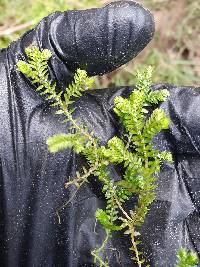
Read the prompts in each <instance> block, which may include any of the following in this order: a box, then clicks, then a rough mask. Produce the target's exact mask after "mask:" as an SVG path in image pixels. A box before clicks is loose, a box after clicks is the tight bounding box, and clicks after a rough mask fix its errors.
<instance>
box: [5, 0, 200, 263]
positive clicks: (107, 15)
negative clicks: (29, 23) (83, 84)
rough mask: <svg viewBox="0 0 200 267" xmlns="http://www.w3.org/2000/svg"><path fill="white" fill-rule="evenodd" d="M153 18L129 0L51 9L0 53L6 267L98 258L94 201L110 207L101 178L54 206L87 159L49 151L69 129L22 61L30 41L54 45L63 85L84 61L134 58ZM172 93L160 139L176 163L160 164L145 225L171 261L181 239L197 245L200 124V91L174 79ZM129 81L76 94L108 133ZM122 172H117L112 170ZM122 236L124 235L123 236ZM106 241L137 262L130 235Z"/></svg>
mask: <svg viewBox="0 0 200 267" xmlns="http://www.w3.org/2000/svg"><path fill="white" fill-rule="evenodd" d="M153 33H154V22H153V18H152V15H151V14H150V13H149V11H147V10H145V9H144V8H143V7H141V6H140V5H139V4H136V3H134V2H132V1H123V2H115V3H112V4H110V5H108V6H106V7H105V8H102V9H91V10H86V11H69V12H64V13H54V14H52V15H50V16H48V17H47V18H45V19H43V20H42V21H41V23H40V24H39V25H38V26H37V27H36V28H35V29H34V30H32V31H29V32H27V33H26V34H25V35H23V37H22V38H21V39H20V40H19V41H17V42H14V43H12V44H11V45H10V46H9V47H8V48H7V49H5V50H3V51H2V52H1V54H0V92H1V105H0V109H1V143H0V156H1V159H0V160H1V161H0V163H1V176H0V178H1V182H0V188H1V194H0V197H1V201H0V203H1V208H0V212H1V217H0V218H1V223H0V234H1V245H0V246H1V248H0V256H1V257H0V259H1V266H5V267H7V266H9V267H13V266H20V267H23V266H28V267H29V266H37V267H38V266H45V267H50V266H52V267H53V266H56V267H59V266H67V267H68V266H69V267H78V266H79V267H80V266H87V267H89V266H95V265H94V264H93V259H92V256H91V254H90V252H91V250H93V249H94V248H95V247H98V246H100V245H101V243H102V239H103V238H104V232H103V231H102V230H101V229H99V230H98V231H97V232H98V233H100V234H99V235H96V233H95V232H94V226H95V216H94V213H95V211H96V209H97V208H98V207H103V206H104V200H103V198H101V195H100V192H99V191H100V190H99V188H98V186H95V184H93V185H92V186H90V185H86V186H84V187H83V188H82V189H81V190H80V191H79V193H78V195H77V196H76V198H75V199H74V200H73V202H72V203H71V204H69V205H68V206H67V207H66V208H64V209H63V210H62V212H61V213H60V216H61V224H58V220H57V216H56V210H57V209H58V208H59V207H60V206H62V204H63V203H65V202H66V201H67V200H68V199H69V198H70V197H71V196H72V195H73V193H74V192H73V189H72V188H69V189H67V190H66V189H65V188H64V183H65V182H66V180H67V179H69V178H72V177H75V173H76V170H77V169H78V168H79V166H81V165H82V163H83V161H84V160H83V159H82V158H81V157H77V156H76V155H75V154H74V152H73V151H70V150H67V151H65V152H60V153H58V154H56V155H52V154H50V153H49V152H48V150H47V146H46V140H47V138H48V137H49V136H52V135H54V134H56V133H61V132H64V133H66V132H68V131H69V129H68V125H64V124H62V123H61V120H59V119H58V116H55V115H54V113H55V110H54V109H53V108H52V107H50V105H49V103H47V102H45V101H44V100H43V98H42V97H41V96H40V95H39V94H38V93H37V92H35V88H34V86H32V85H31V83H30V81H29V80H28V79H26V78H25V77H24V76H23V75H22V74H20V73H19V72H18V71H17V70H16V62H17V61H18V60H19V59H23V60H24V59H25V55H24V48H25V47H27V46H28V45H30V44H35V45H36V46H38V47H39V48H41V49H44V48H47V49H50V50H51V51H52V52H53V55H54V56H53V58H52V59H51V60H50V72H51V79H52V80H56V81H57V83H58V84H59V86H60V88H62V89H63V90H64V89H65V88H66V86H67V85H68V84H69V83H70V82H71V81H72V79H73V75H74V72H75V70H76V69H77V68H78V67H79V68H82V69H85V70H87V71H88V73H89V74H90V75H96V74H104V73H106V72H109V71H112V70H114V69H115V68H117V67H119V66H120V65H122V64H124V63H126V62H128V61H129V60H131V59H132V58H133V57H135V56H136V55H137V54H138V53H139V52H140V51H141V50H142V49H143V48H144V47H145V46H146V45H147V44H148V42H149V41H150V40H151V38H152V36H153ZM161 87H162V88H163V87H165V88H169V89H170V92H171V96H170V98H169V99H168V101H166V102H165V103H164V104H162V107H163V108H164V109H165V111H166V113H169V114H170V117H171V121H172V122H171V129H170V131H169V132H168V133H164V134H160V135H159V136H158V137H157V140H156V141H155V145H157V146H159V147H161V148H162V149H163V148H164V149H168V150H171V151H172V152H173V154H174V158H175V164H174V166H164V167H163V171H162V173H161V179H160V181H159V183H160V184H159V187H158V190H157V191H158V192H157V195H158V196H157V200H156V201H155V202H154V203H153V205H152V207H151V210H150V211H149V214H148V217H147V218H146V221H145V224H144V226H143V229H142V236H141V239H142V241H143V245H142V250H143V251H144V253H145V256H146V258H147V260H148V261H149V262H150V264H151V266H152V267H153V266H155V267H156V266H159V267H160V266H163V267H172V266H174V263H175V257H176V255H175V254H176V251H177V249H178V248H179V247H180V246H184V247H187V248H190V249H193V250H195V251H196V252H199V253H200V241H199V240H198V238H199V237H198V228H199V227H198V226H200V218H199V214H198V208H199V202H198V200H199V195H198V192H199V188H198V187H200V182H199V183H198V180H197V179H198V177H199V172H200V169H199V167H198V166H199V165H198V164H199V149H200V140H199V131H200V130H199V129H200V127H198V125H200V118H199V116H198V114H200V110H199V111H198V109H199V105H198V102H199V98H200V94H199V92H198V91H197V90H191V89H190V88H178V87H173V86H168V85H160V86H155V89H159V88H161ZM131 90H132V89H131V88H118V89H117V88H115V89H107V90H101V91H99V90H96V91H95V90H94V91H92V92H88V93H85V94H84V96H83V97H82V98H81V99H79V100H78V101H77V103H76V106H77V109H76V116H77V117H79V118H80V119H81V120H82V121H83V122H84V124H86V125H87V126H88V127H90V128H92V129H93V131H94V133H95V134H96V136H97V137H98V138H99V139H100V140H102V141H107V140H109V139H110V138H111V137H112V136H113V135H116V134H117V133H118V131H119V129H118V123H117V121H116V117H114V116H113V113H112V107H113V99H114V97H115V96H117V95H123V96H127V95H129V94H130V92H131ZM116 175H117V174H116ZM119 240H121V242H119ZM109 247H112V248H115V249H112V250H111V249H109V248H108V249H107V252H106V253H107V255H106V256H107V257H108V259H109V263H110V266H112V267H117V266H126V267H128V266H133V263H132V261H131V260H130V258H131V255H130V252H129V250H128V247H129V241H128V240H126V239H125V238H124V237H123V236H121V237H120V239H119V236H118V234H116V235H114V237H113V239H112V240H111V242H110V244H109Z"/></svg>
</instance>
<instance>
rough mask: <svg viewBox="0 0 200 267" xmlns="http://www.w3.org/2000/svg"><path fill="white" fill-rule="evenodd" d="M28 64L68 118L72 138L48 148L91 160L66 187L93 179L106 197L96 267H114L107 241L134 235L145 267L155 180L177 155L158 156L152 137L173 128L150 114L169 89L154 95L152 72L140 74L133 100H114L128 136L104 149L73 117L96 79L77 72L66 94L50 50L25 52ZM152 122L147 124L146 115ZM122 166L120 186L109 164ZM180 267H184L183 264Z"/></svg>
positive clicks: (24, 66)
mask: <svg viewBox="0 0 200 267" xmlns="http://www.w3.org/2000/svg"><path fill="white" fill-rule="evenodd" d="M25 53H26V55H27V57H28V62H24V61H19V62H18V63H17V67H18V70H19V71H21V72H22V73H23V74H24V75H25V76H26V77H28V78H29V79H30V80H31V82H32V83H33V84H34V85H35V86H36V90H37V91H39V92H40V94H41V95H43V96H44V97H45V99H46V100H51V101H52V103H51V105H52V106H53V107H56V108H57V111H56V114H58V115H61V114H62V115H64V116H65V118H66V119H65V121H64V122H69V123H70V127H71V128H72V129H73V133H70V134H58V135H55V136H52V137H50V138H48V140H47V145H48V149H49V151H50V152H52V153H56V152H58V151H61V150H64V149H68V148H72V149H74V151H75V152H76V153H77V154H81V155H82V156H84V157H85V158H86V159H87V162H88V165H89V167H88V168H87V169H86V167H85V166H83V168H82V171H81V172H77V173H76V177H74V178H73V179H72V180H70V181H68V182H66V184H65V187H69V186H71V185H75V186H76V188H77V190H78V189H79V188H80V187H81V186H82V185H83V184H85V183H86V182H89V181H88V178H89V177H90V176H91V175H94V176H96V177H98V179H99V181H101V183H102V184H103V187H102V192H103V193H104V195H105V200H106V208H105V210H102V209H98V210H97V211H96V213H95V216H96V219H97V220H98V222H99V223H100V224H101V225H102V227H103V228H104V229H105V233H106V237H105V240H104V241H103V243H102V246H101V247H100V248H96V249H94V250H93V251H92V252H91V253H92V255H93V257H94V262H95V263H98V264H99V265H100V266H105V267H108V266H109V264H108V262H107V261H106V260H103V258H102V252H103V251H104V250H105V249H106V245H107V242H108V240H109V239H110V238H111V237H112V234H113V232H114V231H123V232H124V234H125V235H129V236H130V239H131V242H132V246H131V248H130V250H131V251H132V253H133V257H132V259H133V261H135V262H137V265H138V266H139V267H140V266H142V264H143V263H144V262H145V259H144V258H143V256H142V252H140V251H138V244H139V243H140V241H139V240H138V236H139V229H140V227H141V226H142V224H143V222H144V219H145V216H146V214H147V212H148V209H149V206H150V204H151V203H152V202H153V201H154V199H155V193H154V189H155V187H156V185H155V181H156V179H157V175H158V174H159V172H160V166H161V164H162V162H163V161H167V162H169V163H171V162H172V155H171V153H170V152H167V151H163V152H161V151H159V150H156V149H155V148H154V147H153V138H154V137H155V136H156V135H157V134H158V133H159V132H160V131H162V130H166V129H168V128H169V118H168V117H167V116H166V115H165V113H164V111H163V110H162V109H159V108H156V109H154V111H153V112H152V114H148V113H149V111H148V107H153V108H154V107H155V106H156V105H157V104H158V103H160V102H162V101H164V100H165V99H166V97H167V96H168V95H169V92H168V91H167V90H159V91H151V90H150V86H151V84H152V81H151V79H152V68H151V67H149V68H147V69H146V70H145V71H144V72H143V73H140V72H138V74H137V84H136V89H135V90H134V91H133V92H132V94H131V95H130V97H129V98H128V99H125V98H123V97H121V96H119V97H116V98H115V100H114V104H115V107H114V112H115V113H116V115H117V116H118V117H119V120H120V122H121V124H122V125H123V127H124V136H122V137H121V138H120V137H118V136H114V137H113V138H112V139H110V140H109V141H108V143H107V144H106V145H105V146H102V145H101V144H100V142H99V140H98V138H97V137H95V135H94V133H93V132H92V131H91V130H90V129H88V128H87V127H86V126H85V125H82V124H81V123H80V122H79V121H78V118H77V119H75V118H74V116H73V109H72V108H71V106H70V105H71V104H72V103H73V101H74V99H75V98H77V97H80V96H81V95H82V93H83V92H84V91H86V90H88V89H91V87H92V84H93V79H92V78H89V77H88V76H87V73H86V72H85V71H83V70H80V69H78V70H77V72H76V74H75V77H74V82H73V83H72V84H71V85H70V86H69V87H68V88H67V89H66V92H65V93H63V92H62V91H61V90H60V93H58V92H59V90H58V88H56V83H52V82H51V81H50V80H49V74H48V60H49V59H50V57H51V56H52V54H51V52H50V51H49V50H46V49H45V50H43V51H39V49H38V48H37V47H34V46H30V47H28V48H26V50H25ZM147 114H148V115H149V116H148V119H146V115H147ZM119 164H120V165H123V167H124V171H123V173H122V179H121V181H118V182H115V181H114V180H113V178H112V175H111V173H110V170H109V168H108V167H109V165H119ZM132 196H137V198H138V201H137V204H136V205H135V206H133V208H132V209H131V210H126V209H125V208H124V206H125V205H124V204H125V202H126V201H127V200H129V199H130V198H131V197H132ZM180 267H184V266H182V265H180Z"/></svg>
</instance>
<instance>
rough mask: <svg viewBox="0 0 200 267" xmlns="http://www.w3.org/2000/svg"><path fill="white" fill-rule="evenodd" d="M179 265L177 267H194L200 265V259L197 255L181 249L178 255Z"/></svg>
mask: <svg viewBox="0 0 200 267" xmlns="http://www.w3.org/2000/svg"><path fill="white" fill-rule="evenodd" d="M177 258H178V263H177V265H176V266H175V267H192V266H197V265H198V257H197V255H196V253H194V252H192V251H187V250H186V249H183V248H182V249H180V250H179V251H178V253H177Z"/></svg>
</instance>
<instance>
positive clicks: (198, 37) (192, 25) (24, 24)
mask: <svg viewBox="0 0 200 267" xmlns="http://www.w3.org/2000/svg"><path fill="white" fill-rule="evenodd" d="M109 2H110V1H107V0H82V1H79V0H0V48H3V47H6V46H8V45H9V43H10V42H12V41H13V40H16V39H18V38H19V37H20V35H22V34H23V33H24V32H25V31H27V30H28V29H30V28H32V27H34V25H36V24H37V23H38V22H39V21H40V20H41V19H42V18H43V17H45V16H47V15H48V14H50V13H52V12H54V11H57V10H60V11H64V10H70V9H86V8H90V7H99V6H103V5H104V4H106V3H109ZM138 2H140V3H142V4H143V5H144V6H146V7H148V8H149V9H150V10H151V12H152V13H153V14H154V15H155V21H156V34H155V37H154V40H153V41H152V42H151V44H150V45H149V46H148V47H147V48H145V49H144V51H143V52H142V53H141V54H140V55H139V56H138V57H137V58H136V59H134V60H133V61H131V62H130V63H128V64H127V65H125V66H123V67H121V68H120V69H119V70H117V71H114V72H112V73H110V74H108V75H105V76H103V77H100V78H97V79H96V86H98V87H100V88H102V87H113V86H116V85H119V86H121V85H133V84H134V82H135V72H136V69H140V68H142V67H143V66H144V65H152V66H153V67H154V69H155V71H154V81H155V82H167V83H173V84H177V85H199V84H200V49H199V48H200V46H199V43H200V1H199V0H197V1H195V0H176V1H174V0H141V1H138ZM20 27H21V30H20Z"/></svg>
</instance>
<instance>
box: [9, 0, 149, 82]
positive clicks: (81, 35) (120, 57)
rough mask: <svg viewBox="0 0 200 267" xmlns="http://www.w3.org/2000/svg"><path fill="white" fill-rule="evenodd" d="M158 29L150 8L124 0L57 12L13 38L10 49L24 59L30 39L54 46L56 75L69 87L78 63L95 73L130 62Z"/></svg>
mask: <svg viewBox="0 0 200 267" xmlns="http://www.w3.org/2000/svg"><path fill="white" fill-rule="evenodd" d="M153 34H154V19H153V16H152V14H151V13H150V12H149V11H148V10H146V9H144V8H143V7H142V6H141V5H140V4H138V3H135V2H132V1H119V2H114V3H111V4H109V5H107V6H105V7H103V8H93V9H89V10H80V11H66V12H63V13H61V12H56V13H53V14H51V15H50V16H48V17H46V18H44V19H43V20H42V21H41V22H40V23H39V25H38V26H37V27H36V28H35V29H34V30H32V31H30V32H28V33H26V34H25V35H24V36H23V37H22V38H21V39H20V40H19V41H18V42H16V43H13V44H12V45H11V47H10V48H11V49H12V50H13V51H12V53H10V55H12V57H13V56H14V57H17V59H24V48H25V47H27V46H28V45H30V44H35V45H37V46H38V47H39V48H41V49H44V48H47V49H50V50H51V51H52V52H53V55H54V57H53V58H52V59H51V62H50V71H51V75H52V77H51V78H53V79H55V80H57V81H59V85H60V86H61V87H62V86H64V87H65V86H66V85H67V84H68V83H69V82H71V80H72V79H73V75H74V72H75V71H76V69H77V68H81V69H85V70H86V71H87V72H88V74H89V75H90V76H93V75H102V74H104V73H107V72H110V71H113V70H114V69H116V68H118V67H119V66H121V65H123V64H125V63H127V62H128V61H130V60H131V59H132V58H134V57H135V56H136V55H137V54H138V53H139V52H140V51H141V50H142V49H143V48H144V47H145V46H146V45H147V44H148V43H149V42H150V40H151V39H152V37H153ZM19 54H20V56H19Z"/></svg>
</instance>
